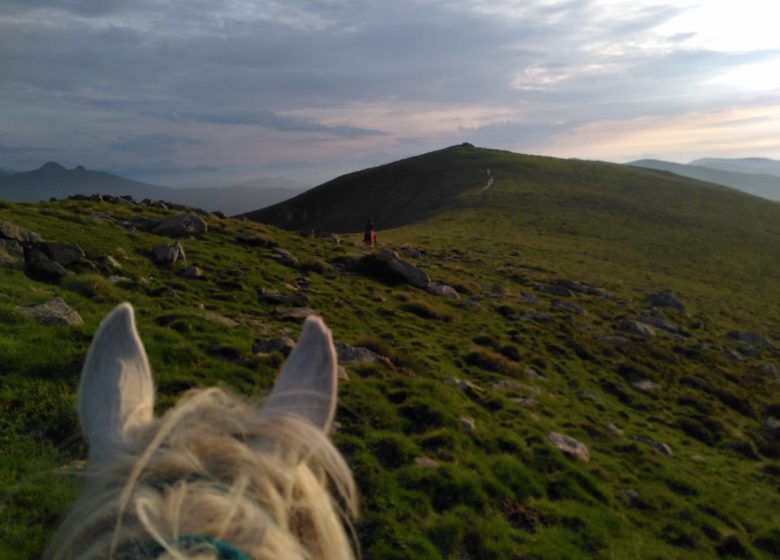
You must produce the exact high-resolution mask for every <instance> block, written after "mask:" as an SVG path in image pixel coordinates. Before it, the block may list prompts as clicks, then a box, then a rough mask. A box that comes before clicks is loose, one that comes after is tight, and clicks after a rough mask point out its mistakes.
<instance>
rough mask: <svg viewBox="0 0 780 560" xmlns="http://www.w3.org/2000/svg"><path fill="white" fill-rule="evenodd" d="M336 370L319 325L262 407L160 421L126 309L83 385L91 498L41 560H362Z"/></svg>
mask: <svg viewBox="0 0 780 560" xmlns="http://www.w3.org/2000/svg"><path fill="white" fill-rule="evenodd" d="M336 368H337V366H336V352H335V349H334V346H333V339H332V336H331V333H330V331H329V330H328V328H327V327H326V326H325V324H324V323H323V321H322V320H321V319H320V318H319V317H309V318H308V319H307V320H306V322H305V323H304V327H303V331H302V333H301V336H300V338H299V341H298V344H297V345H296V346H295V348H294V349H293V351H292V352H291V354H290V355H289V357H288V359H287V360H286V362H285V364H284V366H283V367H282V369H281V372H280V373H279V374H278V376H277V379H276V382H275V384H274V387H273V389H272V391H271V394H270V396H268V397H267V399H266V400H265V401H264V402H263V403H262V405H257V406H256V405H254V404H252V403H251V402H249V401H247V400H244V399H241V398H238V397H236V396H232V395H230V394H228V393H227V392H225V391H223V390H221V389H218V388H209V389H194V390H191V391H189V392H187V393H186V394H185V395H184V396H183V397H182V398H181V399H180V401H179V402H178V403H177V404H176V405H175V406H174V407H173V408H171V409H170V410H168V411H167V412H166V413H165V414H164V415H163V416H162V417H160V418H158V417H155V414H154V400H155V389H154V383H153V380H152V373H151V370H150V367H149V361H148V358H147V355H146V352H145V350H144V347H143V344H142V342H141V339H140V338H139V336H138V333H137V330H136V326H135V317H134V312H133V308H132V306H131V305H130V304H128V303H123V304H121V305H119V306H118V307H116V308H115V309H114V310H113V311H112V312H111V313H110V314H109V315H108V316H107V317H106V318H105V319H104V320H103V322H102V323H101V325H100V327H99V328H98V331H97V333H96V334H95V336H94V338H93V341H92V344H91V346H90V348H89V351H88V352H87V357H86V360H85V363H84V367H83V370H82V373H81V378H80V381H79V390H78V416H79V421H80V424H81V428H82V431H83V433H84V435H85V439H86V441H87V443H88V449H89V451H88V456H87V464H86V468H85V470H84V476H85V482H84V487H83V490H82V493H81V495H80V497H79V498H78V499H77V500H76V502H75V504H74V505H73V506H72V507H71V509H70V512H69V513H68V514H67V516H66V517H65V519H64V521H63V522H62V524H61V525H60V527H59V529H58V530H57V531H56V533H55V535H54V537H53V539H52V540H51V542H50V543H49V546H48V549H47V551H46V553H45V556H44V557H45V558H47V559H49V560H64V559H73V560H90V559H97V558H100V559H106V558H108V559H116V560H150V559H166V560H168V559H187V560H190V559H198V560H206V559H218V560H266V559H281V558H283V559H286V560H314V559H320V558H327V559H337V560H342V559H343V560H354V557H355V552H354V550H353V548H354V549H356V545H355V542H356V539H355V537H354V531H353V529H352V525H351V521H352V520H354V519H355V518H356V516H357V492H356V489H355V484H354V481H353V479H352V474H351V471H350V469H349V467H348V466H347V463H346V462H345V460H344V458H343V457H342V455H341V454H340V453H339V452H338V450H337V449H336V448H335V447H334V446H333V444H332V443H331V442H330V441H329V440H328V438H327V435H326V434H327V433H328V431H329V429H330V428H331V427H332V423H333V417H334V414H335V408H336V390H337V369H336Z"/></svg>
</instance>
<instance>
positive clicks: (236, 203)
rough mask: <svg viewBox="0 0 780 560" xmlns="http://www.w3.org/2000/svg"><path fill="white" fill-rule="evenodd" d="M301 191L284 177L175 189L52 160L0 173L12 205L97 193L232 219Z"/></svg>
mask: <svg viewBox="0 0 780 560" xmlns="http://www.w3.org/2000/svg"><path fill="white" fill-rule="evenodd" d="M303 189H304V187H303V186H302V185H297V184H295V183H293V182H291V181H289V180H285V179H268V180H265V181H264V186H249V185H235V186H229V187H211V188H182V189H174V188H168V187H161V186H159V185H150V184H148V183H141V182H138V181H132V180H130V179H125V178H123V177H118V176H117V175H113V174H111V173H106V172H104V171H90V170H88V169H85V168H84V167H83V166H78V167H75V168H73V169H67V168H65V167H63V166H62V165H60V164H58V163H54V162H49V163H46V164H44V165H43V166H41V167H40V168H38V169H35V170H33V171H26V172H23V173H16V172H13V171H10V170H9V171H8V172H7V173H3V172H2V171H0V199H4V200H9V201H15V202H36V201H40V200H48V199H50V198H57V199H62V198H67V197H69V196H73V195H85V196H89V195H93V194H102V195H107V196H124V195H129V196H132V197H133V198H134V199H136V200H143V199H151V200H164V201H170V202H173V203H177V204H184V205H186V206H192V207H196V208H204V209H206V210H209V211H217V210H218V211H221V212H223V213H225V214H228V215H233V214H239V213H241V212H246V211H248V210H251V209H256V208H258V207H263V206H267V205H269V204H273V203H275V202H278V201H280V200H284V199H287V198H290V197H291V196H294V195H295V194H297V193H299V192H301V191H302V190H303Z"/></svg>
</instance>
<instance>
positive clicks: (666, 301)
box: [645, 289, 685, 313]
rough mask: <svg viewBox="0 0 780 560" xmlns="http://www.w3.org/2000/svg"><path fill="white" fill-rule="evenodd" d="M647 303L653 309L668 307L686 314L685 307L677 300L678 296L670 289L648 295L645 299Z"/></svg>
mask: <svg viewBox="0 0 780 560" xmlns="http://www.w3.org/2000/svg"><path fill="white" fill-rule="evenodd" d="M645 303H646V304H647V305H651V306H653V307H668V308H671V309H675V310H677V311H679V312H680V313H684V312H685V306H684V305H683V304H682V303H681V302H680V300H679V299H677V295H676V294H675V293H674V292H673V291H672V290H669V289H666V290H661V291H660V292H655V293H652V294H648V295H647V297H645Z"/></svg>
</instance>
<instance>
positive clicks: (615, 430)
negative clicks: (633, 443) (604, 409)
mask: <svg viewBox="0 0 780 560" xmlns="http://www.w3.org/2000/svg"><path fill="white" fill-rule="evenodd" d="M607 429H608V430H609V431H610V432H612V433H613V434H615V435H616V436H622V435H623V434H624V433H625V432H624V431H623V429H622V428H620V427H618V425H617V424H613V423H612V422H610V423H609V424H607Z"/></svg>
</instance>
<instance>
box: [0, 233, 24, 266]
mask: <svg viewBox="0 0 780 560" xmlns="http://www.w3.org/2000/svg"><path fill="white" fill-rule="evenodd" d="M0 266H2V267H3V268H16V269H22V268H24V250H23V249H22V246H21V245H20V244H19V242H18V241H15V240H13V239H0Z"/></svg>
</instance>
